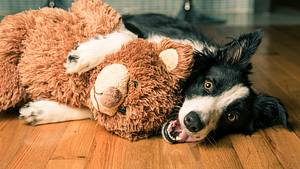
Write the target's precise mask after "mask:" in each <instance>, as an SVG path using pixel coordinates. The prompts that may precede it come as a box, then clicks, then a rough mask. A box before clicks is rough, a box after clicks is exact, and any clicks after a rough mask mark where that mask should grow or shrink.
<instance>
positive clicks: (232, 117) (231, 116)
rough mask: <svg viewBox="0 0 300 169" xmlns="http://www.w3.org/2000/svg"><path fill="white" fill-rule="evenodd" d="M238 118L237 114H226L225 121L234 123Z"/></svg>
mask: <svg viewBox="0 0 300 169" xmlns="http://www.w3.org/2000/svg"><path fill="white" fill-rule="evenodd" d="M238 118H239V115H238V114H237V113H227V119H228V121H229V122H235V121H236V120H237V119H238Z"/></svg>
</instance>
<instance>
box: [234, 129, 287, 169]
mask: <svg viewBox="0 0 300 169" xmlns="http://www.w3.org/2000/svg"><path fill="white" fill-rule="evenodd" d="M230 138H231V140H232V144H233V147H234V149H235V151H236V152H237V154H238V157H239V159H240V161H241V163H242V165H243V168H245V169H264V168H272V169H277V168H278V169H280V168H283V167H282V165H281V164H280V162H279V161H278V159H277V157H276V156H275V154H273V152H272V150H271V149H270V147H269V145H268V143H267V142H266V141H265V139H264V138H263V137H262V136H261V135H260V134H258V133H254V134H253V135H251V136H245V135H238V134H236V135H232V136H231V137H230Z"/></svg>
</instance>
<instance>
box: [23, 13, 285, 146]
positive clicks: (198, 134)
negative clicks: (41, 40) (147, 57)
mask: <svg viewBox="0 0 300 169" xmlns="http://www.w3.org/2000/svg"><path fill="white" fill-rule="evenodd" d="M123 23H124V25H123V24H121V25H120V27H119V28H118V29H117V30H115V31H114V32H112V33H111V34H108V35H106V36H100V35H99V36H97V37H95V38H93V39H90V40H89V41H87V42H84V43H82V44H80V45H79V46H78V47H77V48H76V49H75V50H74V51H71V52H70V53H69V56H68V58H67V63H66V65H65V67H66V72H67V73H82V72H85V71H88V70H90V69H92V68H94V67H95V66H97V64H99V63H100V62H101V61H102V60H103V59H104V57H105V55H107V54H109V53H113V52H115V51H117V50H119V49H120V48H121V46H122V45H123V44H125V43H127V42H128V41H130V40H132V39H135V38H137V37H140V38H145V39H147V40H148V41H151V42H160V41H161V40H162V39H164V38H171V39H173V40H174V41H178V42H181V43H184V44H190V45H192V46H193V47H194V65H193V69H192V74H191V76H190V77H189V79H188V80H187V81H186V82H185V87H184V94H185V100H184V102H183V104H182V107H181V108H180V110H179V113H178V117H176V119H171V120H169V121H168V122H166V124H165V125H164V126H163V128H162V134H163V136H164V138H165V139H166V140H167V141H168V142H170V143H176V142H196V141H203V140H205V139H206V138H209V137H211V136H214V137H218V136H222V135H224V134H228V133H233V132H242V133H245V134H251V133H253V132H254V131H256V130H257V129H260V128H265V127H268V126H271V125H274V124H276V123H281V124H283V125H284V126H285V127H287V113H286V110H285V108H284V106H283V105H282V104H281V102H280V101H279V100H278V99H277V98H274V97H271V96H268V95H265V94H257V93H255V92H254V91H253V90H252V89H251V82H250V81H249V79H248V75H249V73H250V71H251V63H250V58H251V56H252V55H253V54H254V52H255V51H256V49H257V47H258V46H259V44H260V42H261V39H262V32H261V31H255V32H251V33H247V34H243V35H241V36H239V37H237V38H235V39H233V40H232V41H231V42H229V43H227V44H225V45H218V44H216V43H213V42H211V41H209V40H207V38H205V36H204V35H202V34H199V33H198V32H197V30H196V29H195V28H193V26H191V25H190V24H188V23H186V22H184V21H181V20H178V19H174V18H171V17H167V16H164V15H159V14H143V15H131V16H129V15H128V16H124V17H123ZM33 108H41V109H43V111H42V112H43V114H42V115H40V117H38V118H39V123H38V124H45V123H52V122H60V121H67V120H76V119H84V118H90V117H91V115H90V114H89V113H87V112H82V111H78V110H75V109H72V108H69V107H67V106H63V105H59V104H58V103H55V102H51V101H37V102H33V103H30V105H29V107H24V108H22V109H21V110H20V114H21V115H20V116H22V117H25V120H26V121H27V122H28V123H31V122H34V119H33V118H32V116H31V114H30V112H32V110H31V109H33ZM54 108H55V109H56V110H57V111H51V110H52V109H54ZM63 111H68V112H69V113H68V115H67V114H64V113H61V112H63ZM72 112H73V113H72Z"/></svg>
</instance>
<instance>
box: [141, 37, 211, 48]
mask: <svg viewBox="0 0 300 169" xmlns="http://www.w3.org/2000/svg"><path fill="white" fill-rule="evenodd" d="M168 38H169V37H167V36H163V35H155V34H153V35H150V36H149V38H148V39H147V41H149V42H153V43H160V42H161V41H162V40H163V39H168ZM172 41H174V42H178V43H182V44H186V45H191V46H193V48H194V49H195V50H198V51H200V52H201V51H203V49H204V47H206V48H207V49H209V50H210V51H211V52H214V51H215V47H213V46H209V45H208V44H206V43H202V42H199V41H194V40H188V39H172Z"/></svg>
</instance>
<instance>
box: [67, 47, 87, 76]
mask: <svg viewBox="0 0 300 169" xmlns="http://www.w3.org/2000/svg"><path fill="white" fill-rule="evenodd" d="M65 68H66V72H67V73H68V74H73V73H79V74H81V73H84V72H86V71H88V70H90V69H91V68H90V64H89V62H88V60H87V59H85V58H84V57H82V56H80V53H79V52H77V51H71V52H70V53H69V55H68V57H67V63H66V64H65Z"/></svg>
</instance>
